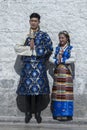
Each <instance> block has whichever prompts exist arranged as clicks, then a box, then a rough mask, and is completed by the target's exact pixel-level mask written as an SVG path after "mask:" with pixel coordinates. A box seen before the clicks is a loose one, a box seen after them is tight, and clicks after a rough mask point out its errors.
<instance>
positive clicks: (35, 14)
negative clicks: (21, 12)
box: [30, 13, 40, 20]
mask: <svg viewBox="0 0 87 130" xmlns="http://www.w3.org/2000/svg"><path fill="white" fill-rule="evenodd" d="M31 18H38V20H40V15H39V14H38V13H32V14H31V15H30V19H31Z"/></svg>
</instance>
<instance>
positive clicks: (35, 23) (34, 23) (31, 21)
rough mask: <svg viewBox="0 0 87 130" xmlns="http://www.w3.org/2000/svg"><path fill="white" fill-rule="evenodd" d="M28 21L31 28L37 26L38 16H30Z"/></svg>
mask: <svg viewBox="0 0 87 130" xmlns="http://www.w3.org/2000/svg"><path fill="white" fill-rule="evenodd" d="M29 22H30V26H31V28H32V29H36V28H38V26H39V23H40V21H39V20H38V18H31V19H30V21H29Z"/></svg>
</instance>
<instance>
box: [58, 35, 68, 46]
mask: <svg viewBox="0 0 87 130" xmlns="http://www.w3.org/2000/svg"><path fill="white" fill-rule="evenodd" d="M59 42H60V45H61V46H64V45H65V44H66V43H67V37H66V36H65V35H64V34H60V35H59Z"/></svg>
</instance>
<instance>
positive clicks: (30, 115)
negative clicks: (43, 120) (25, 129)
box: [25, 114, 32, 123]
mask: <svg viewBox="0 0 87 130" xmlns="http://www.w3.org/2000/svg"><path fill="white" fill-rule="evenodd" d="M31 118H32V114H26V116H25V123H29V122H30V120H31Z"/></svg>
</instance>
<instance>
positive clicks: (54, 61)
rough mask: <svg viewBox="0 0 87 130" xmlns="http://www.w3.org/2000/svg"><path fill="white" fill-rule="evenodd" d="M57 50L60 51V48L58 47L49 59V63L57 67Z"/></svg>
mask: <svg viewBox="0 0 87 130" xmlns="http://www.w3.org/2000/svg"><path fill="white" fill-rule="evenodd" d="M57 49H58V48H57V47H56V49H55V52H54V53H52V55H51V57H50V58H49V61H50V62H51V63H53V64H55V65H57V64H58V58H57Z"/></svg>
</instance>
